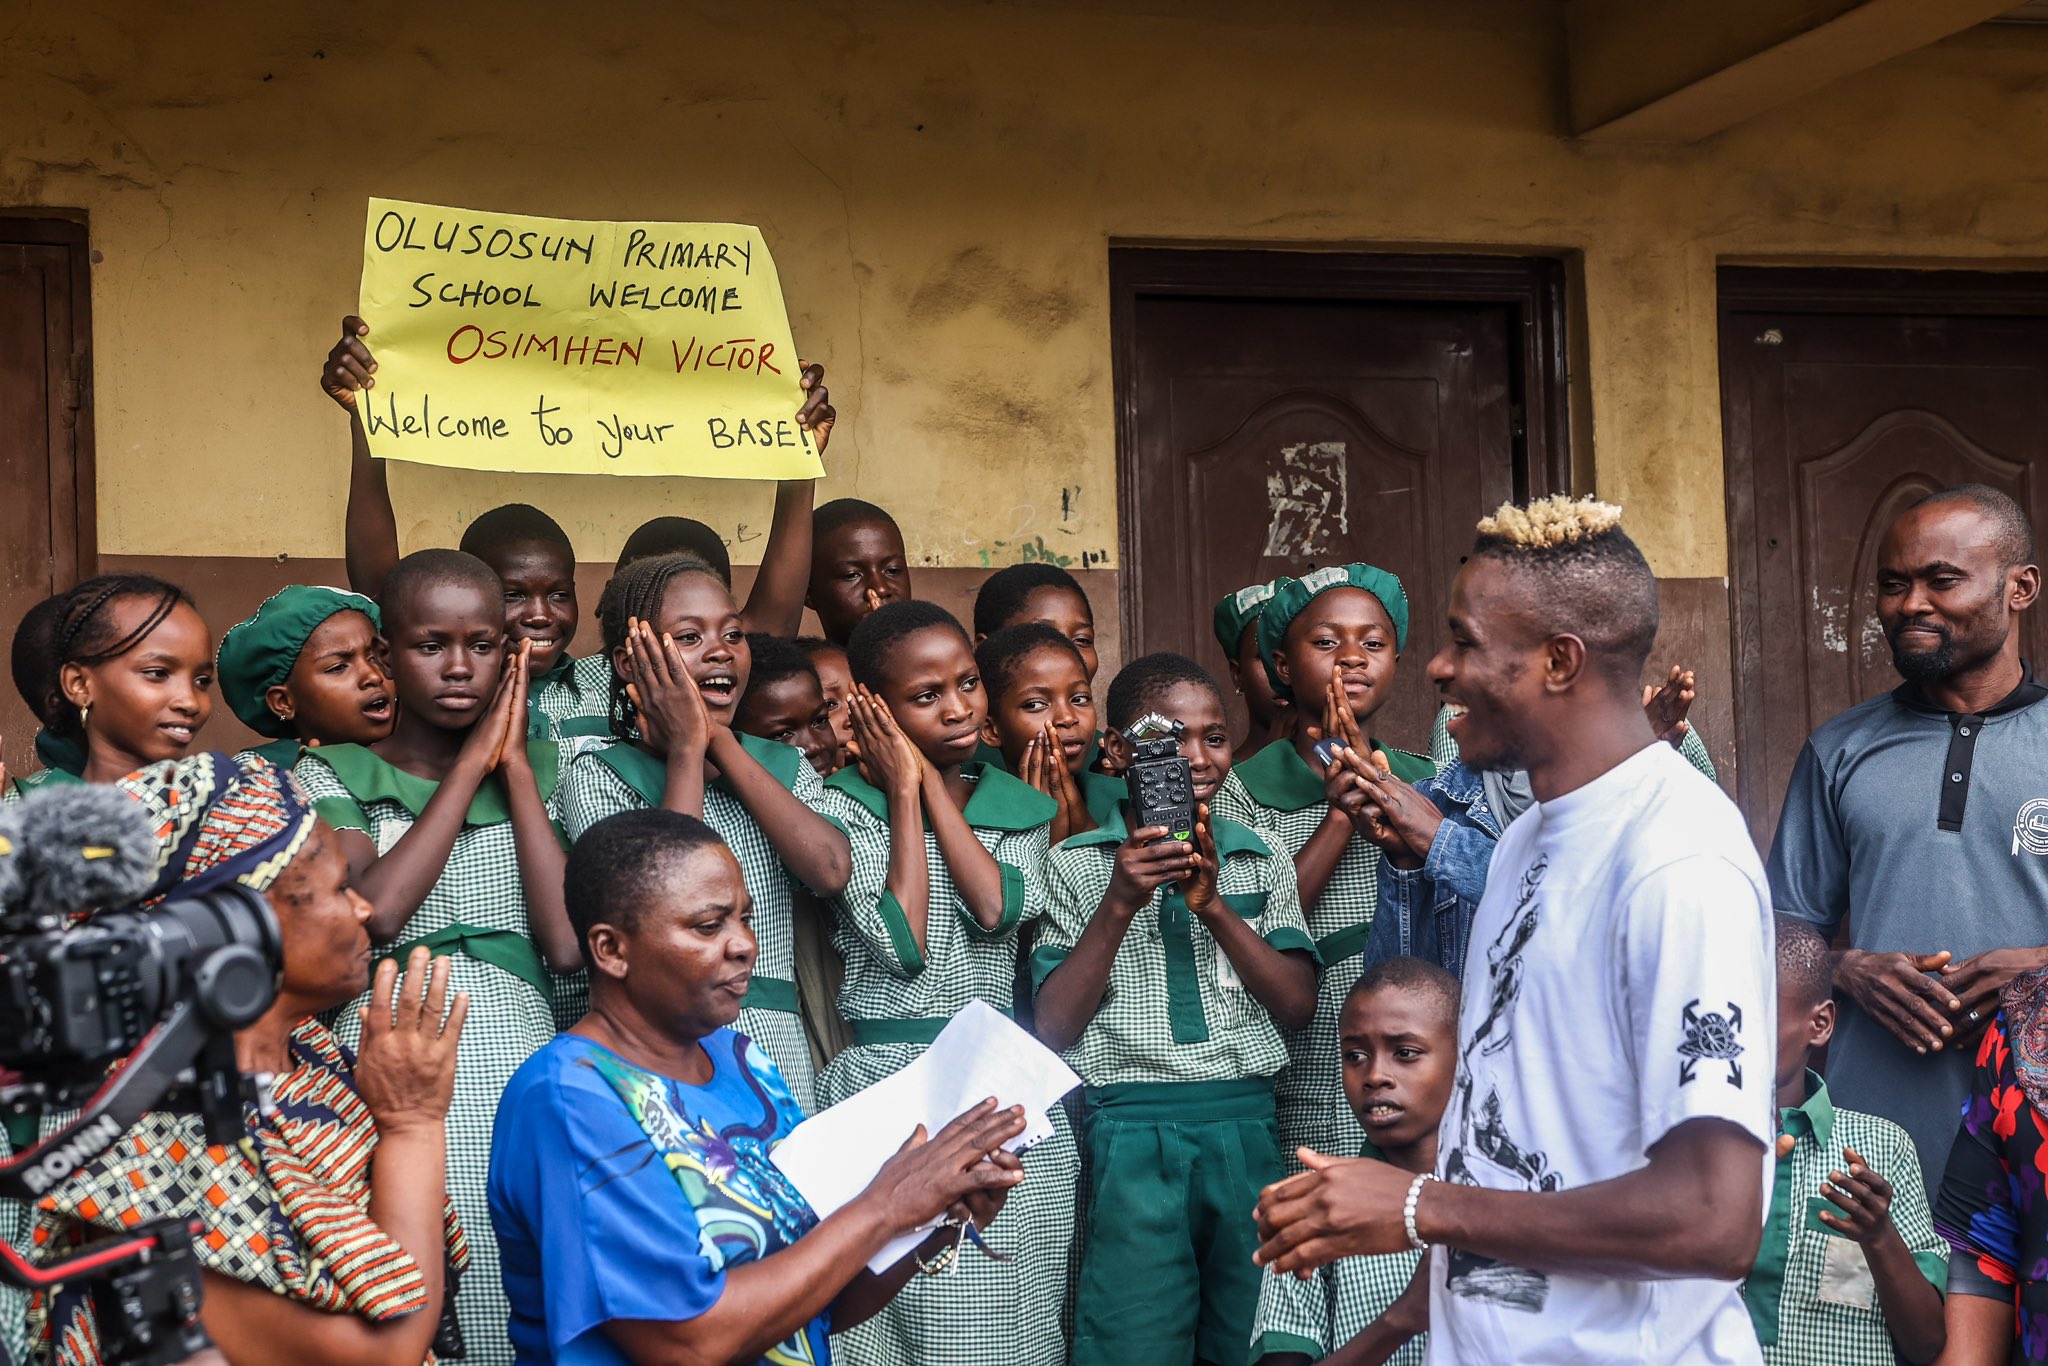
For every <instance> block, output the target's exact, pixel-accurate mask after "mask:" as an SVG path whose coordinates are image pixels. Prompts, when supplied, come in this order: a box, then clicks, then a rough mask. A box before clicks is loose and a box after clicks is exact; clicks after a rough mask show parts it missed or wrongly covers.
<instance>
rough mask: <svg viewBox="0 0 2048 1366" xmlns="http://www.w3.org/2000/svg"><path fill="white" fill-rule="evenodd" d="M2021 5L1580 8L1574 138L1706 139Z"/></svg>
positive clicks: (1801, 2) (1625, 3)
mask: <svg viewBox="0 0 2048 1366" xmlns="http://www.w3.org/2000/svg"><path fill="white" fill-rule="evenodd" d="M2010 8H2012V0H1860V3H1859V0H1722V2H1721V3H1716V4H1711V5H1707V4H1700V3H1698V0H1572V3H1571V8H1570V10H1569V11H1568V13H1567V17H1566V23H1567V28H1568V32H1567V44H1568V46H1567V50H1568V54H1569V61H1570V73H1569V82H1568V84H1569V90H1570V102H1571V123H1572V132H1573V133H1574V134H1576V135H1577V136H1579V137H1583V138H1589V139H1592V140H1595V141H1602V142H1607V141H1612V142H1697V141H1699V140H1700V139H1701V138H1705V137H1710V136H1712V135H1713V134H1715V133H1718V132H1720V131H1721V130H1722V129H1724V128H1730V127H1733V126H1734V125H1735V124H1738V123H1741V122H1742V121H1743V120H1745V119H1748V118H1752V117H1754V116H1756V115H1757V114H1760V113H1762V112H1764V111H1765V110H1767V109H1771V108H1774V107H1776V106H1777V105H1780V104H1783V103H1785V102H1787V101H1788V100H1793V99H1797V98H1798V97H1799V96H1801V95H1804V94H1807V93H1809V92H1811V91H1814V90H1818V89H1820V88H1821V87H1822V86H1824V85H1826V84H1828V83H1829V82H1831V81H1836V80H1839V79H1841V78H1842V77H1844V76H1848V75H1851V74H1853V73H1855V72H1858V71H1862V70H1865V69H1867V68H1869V67H1872V66H1875V65H1877V64H1878V63H1880V62H1884V61H1889V60H1890V59H1891V58H1893V57H1897V56H1899V55H1901V54H1903V53H1907V52H1911V51H1913V50H1914V49H1915V48H1919V47H1924V46H1926V45H1927V44H1929V43H1932V42H1936V41H1938V40H1940V39H1942V38H1946V37H1948V36H1949V35H1950V34H1952V33H1956V32H1959V31H1961V30H1963V29H1966V28H1969V27H1971V26H1973V25H1975V24H1978V23H1981V22H1982V21H1984V20H1986V19H1990V18H1993V17H1995V16H1997V15H1998V14H2001V13H2003V12H2004V11H2006V10H2008V9H2010Z"/></svg>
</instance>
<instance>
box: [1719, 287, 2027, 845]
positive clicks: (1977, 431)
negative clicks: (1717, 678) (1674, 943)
mask: <svg viewBox="0 0 2048 1366" xmlns="http://www.w3.org/2000/svg"><path fill="white" fill-rule="evenodd" d="M1720 287H1721V294H1720V310H1721V341H1720V349H1721V382H1722V421H1723V427H1724V437H1725V442H1726V459H1727V477H1728V529H1729V550H1730V554H1729V564H1730V571H1731V578H1732V587H1733V589H1734V605H1733V623H1732V624H1733V633H1734V646H1735V652H1734V657H1735V671H1736V688H1735V730H1736V743H1737V745H1738V747H1739V749H1740V751H1741V755H1742V762H1741V763H1740V764H1739V765H1738V766H1737V796H1738V800H1739V801H1740V802H1741V805H1742V808H1743V811H1744V813H1745V814H1746V815H1747V816H1748V818H1749V822H1750V828H1751V831H1752V833H1753V834H1754V835H1755V837H1756V840H1757V843H1758V846H1759V847H1760V848H1769V845H1770V840H1771V838H1772V836H1773V835H1774V834H1775V832H1776V829H1777V819H1778V810H1779V807H1780V806H1781V805H1782V804H1783V802H1784V799H1785V785H1786V783H1787V782H1788V781H1789V779H1790V778H1791V774H1792V765H1793V763H1794V762H1795V761H1796V760H1797V759H1798V757H1799V750H1800V747H1801V746H1802V745H1803V744H1804V743H1805V741H1806V737H1807V736H1808V735H1809V734H1810V733H1811V732H1812V731H1813V729H1814V728H1815V727H1816V726H1819V725H1820V724H1821V723H1822V722H1824V721H1826V720H1827V719H1828V718H1829V717H1831V716H1834V715H1835V714H1836V713H1837V712H1840V711H1843V710H1845V709H1846V708H1848V707H1850V706H1853V705H1854V704H1856V703H1858V702H1861V701H1863V700H1864V699H1866V698H1870V697H1874V696H1876V695H1878V694H1879V693H1884V692H1888V691H1890V690H1891V689H1892V688H1895V687H1897V686H1898V683H1899V677H1898V674H1897V673H1896V672H1894V671H1893V669H1892V664H1891V650H1890V647H1889V646H1887V645H1886V643H1885V639H1884V633H1883V631H1882V630H1881V629H1880V627H1879V625H1878V621H1877V610H1876V573H1877V566H1876V557H1877V549H1878V544H1879V542H1880V540H1881V539H1882V538H1883V536H1884V532H1885V528H1886V527H1887V526H1888V525H1889V524H1890V522H1891V520H1892V518H1894V517H1895V516H1897V515H1898V513H1899V512H1900V511H1902V510H1903V509H1904V508H1905V507H1906V506H1907V505H1908V504H1910V503H1912V502H1913V501H1915V500H1916V499H1918V498H1921V497H1923V496H1924V495H1926V494H1928V493H1932V492H1933V491H1935V490H1936V489H1939V488H1943V487H1946V486H1947V485H1950V484H1958V483H1965V482H1970V483H1980V484H1989V485H1991V486H1992V487H1994V488H1999V489H2003V490H2004V491H2005V492H2007V493H2009V494H2011V495H2012V496H2013V497H2014V498H2016V499H2018V500H2019V502H2020V504H2021V506H2023V507H2025V508H2026V509H2027V510H2028V513H2029V515H2031V516H2032V517H2033V519H2034V523H2035V525H2036V526H2048V478H2044V473H2048V471H2044V469H2043V468H2042V465H2041V462H2042V461H2043V460H2044V459H2048V275H2041V274H2003V273H1999V274H1992V273H1986V272H1974V271H1878V270H1867V271H1866V270H1771V269H1762V268H1740V269H1738V268H1728V269H1724V270H1723V271H1722V272H1721V281H1720ZM2025 630H2026V633H2027V634H2026V638H2025V640H2024V642H2023V645H2022V649H2023V650H2024V652H2025V653H2026V655H2027V657H2028V658H2029V659H2030V660H2032V661H2034V662H2036V663H2037V664H2038V663H2040V662H2042V661H2043V659H2044V656H2043V653H2042V645H2043V643H2044V640H2048V634H2044V632H2048V621H2044V614H2043V612H2041V611H2039V610H2036V611H2035V612H2033V613H2031V614H2029V618H2028V619H2027V621H2026V625H2025Z"/></svg>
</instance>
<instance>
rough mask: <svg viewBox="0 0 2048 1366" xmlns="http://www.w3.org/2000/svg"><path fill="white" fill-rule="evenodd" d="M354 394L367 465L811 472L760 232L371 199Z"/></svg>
mask: <svg viewBox="0 0 2048 1366" xmlns="http://www.w3.org/2000/svg"><path fill="white" fill-rule="evenodd" d="M362 315H363V317H364V319H365V320H366V321H368V323H369V324H370V339H369V340H370V346H371V348H372V349H373V350H374V351H375V352H376V355H377V383H376V387H375V388H373V389H370V390H368V391H366V392H365V393H363V394H362V395H361V397H360V399H359V400H358V401H359V402H360V403H361V405H362V415H363V422H364V425H365V427H366V428H367V429H368V431H369V435H370V450H371V452H372V453H373V454H375V455H377V456H380V457H382V458H384V459H387V460H410V461H414V462H417V463H419V464H424V465H452V466H455V467H457V468H460V469H472V470H506V471H515V472H518V473H523V474H688V475H697V476H701V477H706V478H714V479H809V478H815V477H817V476H819V475H820V474H822V473H823V469H822V467H821V466H820V464H819V462H818V452H817V448H816V447H815V446H814V445H813V444H812V442H811V439H810V436H809V434H808V433H806V432H805V431H804V430H803V428H802V427H801V426H799V425H798V423H797V421H796V416H795V414H796V410H797V408H798V407H799V406H801V404H802V402H803V395H802V391H801V390H800V389H799V388H798V385H797V374H798V366H797V362H796V347H795V345H794V344H793V343H792V342H791V340H790V336H789V316H788V313H787V312H786V311H785V310H784V307H783V303H782V282H781V279H780V277H778V276H777V274H776V272H775V260H774V258H773V257H772V256H770V255H769V254H768V244H767V243H766V242H763V241H762V240H761V234H760V231H759V230H758V229H756V228H751V227H744V226H741V225H738V224H733V223H596V222H579V221H577V220H573V219H564V218H529V217H525V216H523V215H519V214H507V213H479V212H475V211H473V210H469V209H447V208H439V207H437V206H435V205H432V204H410V203H406V202H404V201H402V200H395V199H372V200H371V201H370V212H369V219H368V222H367V223H366V224H365V226H364V228H363V286H362Z"/></svg>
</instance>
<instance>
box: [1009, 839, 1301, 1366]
mask: <svg viewBox="0 0 2048 1366" xmlns="http://www.w3.org/2000/svg"><path fill="white" fill-rule="evenodd" d="M1214 832H1215V839H1216V853H1217V857H1218V859H1219V860H1220V864H1221V866H1220V868H1219V869H1218V872H1217V893H1218V895H1219V896H1220V897H1221V899H1222V901H1223V902H1224V904H1225V905H1226V906H1227V907H1228V908H1229V909H1230V910H1231V911H1233V912H1235V913H1236V914H1237V915H1240V916H1242V917H1244V918H1245V919H1246V920H1248V921H1250V922H1251V925H1252V928H1253V929H1254V930H1255V931H1256V932H1257V933H1258V934H1259V936H1260V937H1261V938H1263V939H1264V940H1265V941H1266V942H1267V943H1269V944H1271V945H1272V946H1273V947H1274V948H1276V949H1280V950H1283V951H1298V952H1301V953H1306V954H1308V955H1310V956H1311V957H1313V956H1314V954H1315V946H1314V944H1313V943H1312V942H1311V941H1310V939H1309V933H1308V924H1307V922H1306V921H1304V920H1303V919H1302V914H1301V899H1300V897H1299V895H1298V894H1297V893H1296V891H1295V882H1294V865H1293V863H1292V862H1291V861H1290V860H1289V859H1288V857H1287V855H1286V854H1285V853H1283V852H1280V851H1279V850H1278V849H1277V848H1276V847H1275V846H1274V845H1273V843H1272V842H1270V841H1269V840H1267V839H1266V838H1264V837H1262V836H1261V835H1260V834H1258V833H1257V832H1256V831H1253V830H1249V829H1247V828H1245V827H1244V826H1242V825H1239V824H1238V823H1237V822H1235V821H1232V820H1227V819H1222V818H1218V819H1217V820H1216V821H1215V822H1214ZM1128 833H1129V832H1128V827H1127V825H1126V822H1125V814H1124V812H1123V811H1121V810H1116V811H1112V812H1110V813H1109V818H1108V819H1107V820H1106V821H1104V823H1103V824H1102V825H1101V827H1100V828H1098V829H1096V830H1093V831H1089V832H1087V833H1084V834H1080V835H1075V836H1074V837H1073V838H1071V839H1069V840H1067V841H1066V842H1065V843H1064V844H1062V845H1060V847H1059V848H1057V849H1055V850H1053V852H1052V858H1051V863H1050V870H1051V871H1050V876H1049V878H1048V883H1049V890H1048V893H1047V912H1046V919H1045V922H1044V928H1043V930H1042V931H1041V933H1040V936H1039V942H1038V945H1037V947H1036V948H1035V949H1034V950H1033V951H1032V955H1031V976H1032V980H1033V982H1034V983H1035V984H1037V985H1040V986H1042V985H1043V984H1044V983H1045V980H1046V979H1047V978H1048V977H1050V976H1051V975H1052V973H1053V972H1054V971H1055V970H1056V969H1057V968H1058V967H1059V966H1060V964H1062V963H1063V962H1065V961H1066V958H1067V955H1068V954H1069V953H1071V952H1072V951H1073V948H1074V946H1075V945H1076V944H1078V943H1079V942H1080V940H1081V936H1082V934H1083V933H1084V932H1085V931H1086V930H1087V928H1088V925H1089V923H1090V922H1091V921H1092V920H1093V919H1094V917H1095V915H1096V912H1097V909H1098V907H1100V905H1101V904H1102V897H1103V894H1104V893H1105V892H1106V891H1107V890H1108V889H1109V883H1110V878H1111V876H1112V875H1113V874H1114V872H1115V870H1116V855H1117V848H1118V846H1119V845H1121V844H1122V843H1123V842H1124V840H1125V839H1126V838H1128ZM1066 1057H1067V1062H1068V1063H1069V1064H1070V1065H1071V1066H1072V1067H1073V1068H1074V1070H1075V1071H1076V1072H1079V1073H1080V1074H1081V1079H1082V1081H1083V1082H1084V1083H1085V1084H1086V1089H1085V1090H1084V1091H1083V1093H1082V1119H1081V1139H1082V1148H1083V1151H1084V1152H1085V1153H1086V1156H1087V1165H1088V1172H1089V1177H1088V1189H1089V1200H1088V1209H1087V1213H1086V1216H1085V1221H1084V1229H1085V1235H1084V1237H1083V1239H1082V1240H1081V1245H1082V1249H1083V1250H1082V1252H1081V1253H1080V1261H1081V1267H1080V1277H1079V1290H1078V1293H1077V1296H1076V1300H1075V1307H1074V1358H1073V1359H1074V1364H1075V1366H1094V1364H1095V1363H1102V1364H1103V1366H1109V1364H1110V1363H1118V1364H1119V1366H1135V1364H1137V1363H1155V1362H1156V1363H1159V1366H1172V1364H1174V1363H1184V1362H1187V1361H1191V1360H1202V1361H1216V1362H1221V1361H1234V1360H1235V1359H1236V1357H1237V1354H1238V1352H1239V1351H1240V1350H1241V1349H1242V1347H1243V1344H1244V1343H1245V1341H1246V1340H1247V1335H1248V1333H1249V1331H1250V1327H1251V1317H1252V1310H1253V1308H1254V1306H1255V1305H1256V1304H1257V1302H1258V1295H1259V1270H1258V1268H1257V1267H1255V1266H1253V1265H1252V1253H1253V1252H1254V1251H1255V1250H1257V1247H1258V1233H1257V1230H1256V1228H1255V1227H1254V1225H1253V1224H1252V1221H1251V1220H1250V1218H1248V1217H1247V1212H1248V1211H1249V1210H1250V1209H1251V1207H1252V1206H1253V1205H1254V1204H1256V1203H1257V1202H1258V1198H1259V1189H1260V1187H1262V1186H1264V1185H1265V1184H1267V1183H1268V1182H1271V1181H1275V1180H1278V1179H1279V1177H1280V1175H1281V1161H1280V1149H1279V1139H1278V1133H1277V1129H1276V1126H1275V1122H1274V1110H1273V1076H1274V1074H1275V1073H1277V1072H1278V1071H1279V1070H1280V1069H1281V1068H1282V1067H1283V1066H1285V1065H1286V1062H1287V1048H1286V1045H1285V1044H1284V1043H1283V1042H1282V1040H1281V1037H1280V1030H1279V1028H1278V1027H1277V1026H1276V1025H1274V1023H1273V1020H1272V1017H1271V1016H1270V1015H1268V1014H1267V1013H1266V1008H1265V1007H1264V1006H1263V1005H1261V1004H1259V1002H1258V1000H1257V998H1255V997H1254V996H1253V995H1252V994H1251V992H1250V991H1248V990H1247V989H1246V988H1245V986H1244V983H1243V982H1242V981H1241V980H1239V978H1238V975H1237V972H1236V969H1235V968H1234V967H1233V966H1232V964H1231V962H1230V960H1229V959H1228V958H1227V957H1226V956H1225V955H1224V953H1223V951H1222V949H1221V948H1220V947H1219V946H1218V945H1217V942H1216V939H1215V937H1214V936H1213V935H1212V934H1211V933H1210V931H1209V929H1208V927H1207V926H1206V925H1204V924H1203V923H1202V922H1201V920H1200V919H1198V918H1197V917H1195V916H1194V915H1193V914H1192V913H1190V911H1189V910H1188V907H1187V902H1186V900H1185V899H1184V898H1183V897H1182V895H1181V893H1180V892H1179V891H1178V890H1176V889H1174V888H1171V887H1161V888H1159V889H1158V890H1157V891H1156V892H1154V894H1153V896H1152V899H1151V901H1150V902H1148V903H1147V904H1146V905H1145V907H1144V908H1143V909H1141V910H1140V911H1139V912H1138V913H1137V914H1136V915H1135V916H1134V917H1132V920H1131V923H1130V925H1129V927H1128V928H1127V929H1126V930H1125V932H1124V937H1123V941H1122V942H1121V943H1120V944H1119V945H1118V946H1117V952H1116V957H1115V959H1114V960H1113V961H1112V962H1111V964H1110V971H1109V982H1108V986H1107V988H1106V989H1105V991H1104V992H1103V997H1102V1002H1101V1004H1100V1005H1099V1006H1097V1007H1096V1011H1095V1015H1094V1017H1093V1018H1092V1019H1091V1020H1089V1022H1088V1025H1087V1027H1086V1028H1085V1029H1084V1030H1082V1032H1081V1037H1080V1038H1079V1039H1078V1040H1077V1041H1076V1042H1075V1043H1074V1046H1073V1047H1072V1048H1070V1049H1068V1050H1067V1054H1066Z"/></svg>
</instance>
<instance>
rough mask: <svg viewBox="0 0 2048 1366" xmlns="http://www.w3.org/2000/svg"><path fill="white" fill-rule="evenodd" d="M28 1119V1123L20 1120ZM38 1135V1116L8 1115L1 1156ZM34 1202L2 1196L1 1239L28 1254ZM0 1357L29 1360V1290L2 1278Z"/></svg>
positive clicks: (0, 1134) (2, 1128) (1, 1137)
mask: <svg viewBox="0 0 2048 1366" xmlns="http://www.w3.org/2000/svg"><path fill="white" fill-rule="evenodd" d="M21 1119H25V1120H26V1123H18V1122H17V1121H18V1120H21ZM35 1139H36V1117H35V1116H34V1115H28V1116H14V1115H10V1116H8V1117H7V1123H6V1124H5V1125H4V1126H0V1160H4V1159H7V1158H11V1157H13V1156H14V1155H15V1154H16V1153H17V1152H20V1151H21V1150H22V1149H23V1148H26V1147H27V1146H28V1145H29V1144H31V1143H33V1142H34V1141H35ZM35 1226H36V1214H35V1206H34V1205H31V1204H29V1203H28V1202H27V1201H23V1200H0V1242H4V1243H6V1244H7V1245H8V1246H9V1247H11V1248H13V1249H14V1250H15V1251H16V1252H18V1253H20V1254H21V1255H22V1256H23V1257H24V1258H27V1257H28V1256H29V1253H30V1249H31V1248H32V1247H33V1242H32V1240H31V1238H30V1236H29V1235H30V1234H32V1233H34V1232H35ZM0 1360H7V1361H27V1360H28V1291H26V1290H22V1289H18V1288H17V1287H15V1286H13V1285H10V1284H8V1283H7V1282H5V1281H0Z"/></svg>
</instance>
